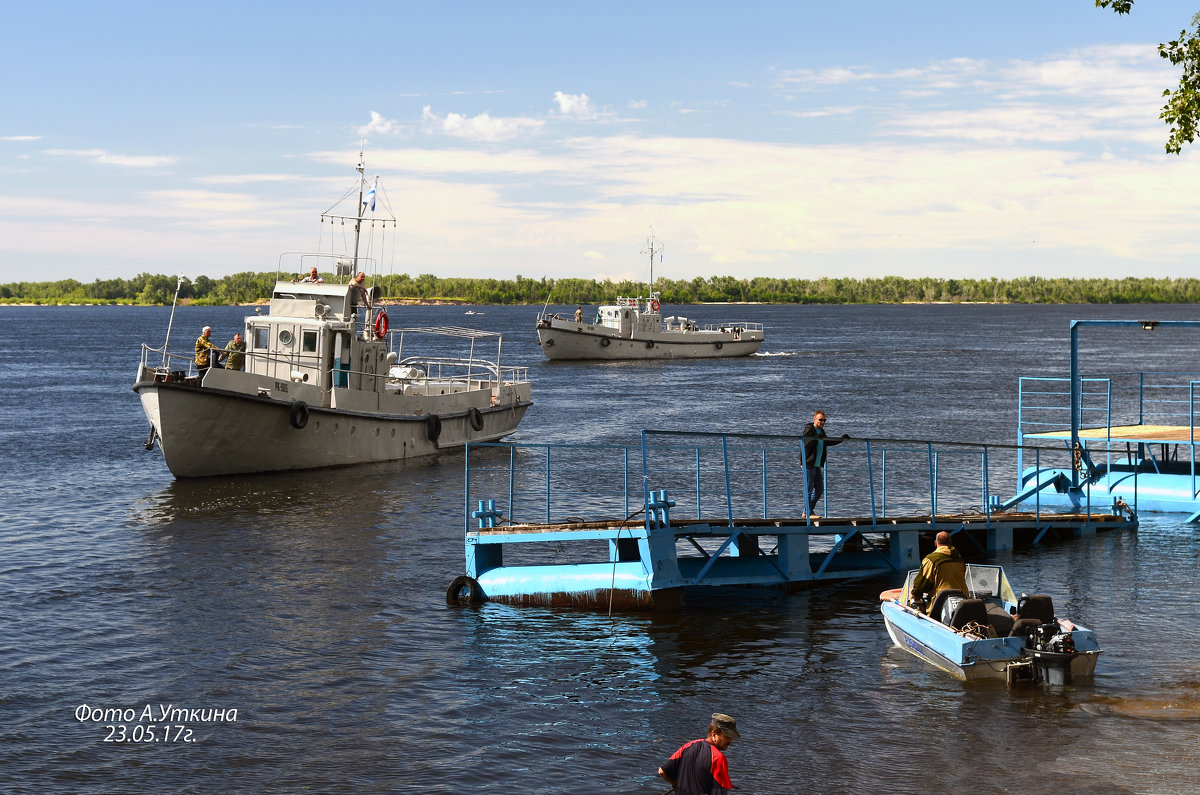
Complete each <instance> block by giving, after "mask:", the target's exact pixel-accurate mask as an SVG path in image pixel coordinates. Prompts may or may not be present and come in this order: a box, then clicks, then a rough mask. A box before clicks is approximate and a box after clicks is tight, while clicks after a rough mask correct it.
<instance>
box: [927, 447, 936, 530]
mask: <svg viewBox="0 0 1200 795" xmlns="http://www.w3.org/2000/svg"><path fill="white" fill-rule="evenodd" d="M925 454H926V455H927V456H929V527H930V529H934V530H936V529H937V465H936V464H935V463H934V458H933V443H932V442H926V443H925Z"/></svg>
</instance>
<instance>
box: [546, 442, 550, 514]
mask: <svg viewBox="0 0 1200 795" xmlns="http://www.w3.org/2000/svg"><path fill="white" fill-rule="evenodd" d="M546 524H550V445H546Z"/></svg>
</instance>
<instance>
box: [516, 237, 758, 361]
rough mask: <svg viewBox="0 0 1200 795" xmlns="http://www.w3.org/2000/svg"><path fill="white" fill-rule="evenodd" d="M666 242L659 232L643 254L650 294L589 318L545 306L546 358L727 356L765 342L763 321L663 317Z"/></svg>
mask: <svg viewBox="0 0 1200 795" xmlns="http://www.w3.org/2000/svg"><path fill="white" fill-rule="evenodd" d="M661 251H662V246H661V245H660V244H659V242H658V241H656V240H655V239H654V231H653V230H651V232H650V236H649V237H648V238H647V239H646V248H645V249H643V250H642V253H643V254H645V253H649V255H650V290H649V293H648V295H649V297H648V298H642V297H641V296H637V297H629V298H627V297H619V298H617V299H616V301H615V302H614V303H612V304H605V305H603V306H601V307H600V308H599V311H598V312H597V314H596V315H595V316H593V317H591V318H586V319H585V318H584V317H583V312H582V307H581V308H580V310H578V311H576V313H575V316H574V317H564V316H561V315H559V314H557V313H553V312H547V311H546V310H545V309H543V310H542V312H541V314H539V315H538V319H537V335H538V344H539V345H541V346H542V353H544V354H545V355H546V358H547V359H550V360H552V361H553V360H556V359H724V358H729V357H734V356H749V355H750V354H752V353H755V352H756V351H757V350H758V349H759V346H761V345H762V344H763V339H764V331H763V326H762V324H761V323H751V322H746V321H738V322H724V323H709V324H706V325H705V326H703V327H701V326H700V325H698V324H697V323H696V322H694V321H692V320H689V319H688V318H686V317H678V316H672V317H667V318H663V316H662V311H661V310H662V301H661V294H660V293H658V292H657V291H655V290H654V256H655V254H659V253H660V252H661Z"/></svg>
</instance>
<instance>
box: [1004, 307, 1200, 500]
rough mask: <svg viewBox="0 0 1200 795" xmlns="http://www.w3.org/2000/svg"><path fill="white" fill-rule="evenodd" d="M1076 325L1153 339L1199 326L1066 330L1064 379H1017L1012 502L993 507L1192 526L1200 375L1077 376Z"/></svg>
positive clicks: (1129, 323) (1199, 484) (1199, 492)
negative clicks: (1017, 450) (1145, 333)
mask: <svg viewBox="0 0 1200 795" xmlns="http://www.w3.org/2000/svg"><path fill="white" fill-rule="evenodd" d="M1081 326H1117V327H1121V326H1126V327H1132V328H1141V329H1145V330H1150V331H1159V330H1163V329H1170V328H1174V327H1192V328H1200V321H1191V320H1171V321H1150V320H1136V321H1135V320H1075V321H1072V323H1071V374H1070V376H1069V377H1067V378H1044V377H1022V378H1021V379H1020V382H1019V388H1018V420H1017V424H1018V431H1017V435H1018V445H1019V446H1021V447H1022V448H1023V451H1022V453H1021V455H1020V457H1019V458H1018V462H1017V471H1018V472H1019V480H1018V484H1017V493H1016V494H1015V495H1014V496H1013V497H1012V498H1011V499H1009V500H1007V501H1006V502H1003V503H1001V502H999V501H997V502H996V503H995V507H997V508H1006V507H1009V506H1013V505H1022V506H1025V507H1040V506H1046V507H1048V508H1058V509H1067V510H1088V509H1089V508H1090V507H1091V506H1111V505H1114V504H1116V505H1122V504H1123V505H1128V506H1129V507H1130V509H1131V510H1133V511H1135V512H1137V511H1161V512H1169V513H1187V514H1190V515H1191V521H1196V520H1197V519H1198V518H1200V467H1198V462H1197V443H1198V442H1200V436H1198V435H1197V433H1196V419H1195V418H1196V411H1197V398H1198V397H1200V393H1198V388H1200V373H1179V372H1146V371H1143V372H1133V373H1108V374H1102V375H1088V376H1083V375H1081V374H1080V370H1079V339H1078V337H1079V328H1080V327H1081ZM1159 333H1161V331H1159Z"/></svg>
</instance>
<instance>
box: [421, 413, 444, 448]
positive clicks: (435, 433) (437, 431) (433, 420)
mask: <svg viewBox="0 0 1200 795" xmlns="http://www.w3.org/2000/svg"><path fill="white" fill-rule="evenodd" d="M425 435H426V436H427V437H429V441H431V442H436V441H437V440H438V437H439V436H441V435H442V418H441V417H439V416H438V415H436V414H430V415H429V416H428V417H426V418H425Z"/></svg>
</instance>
